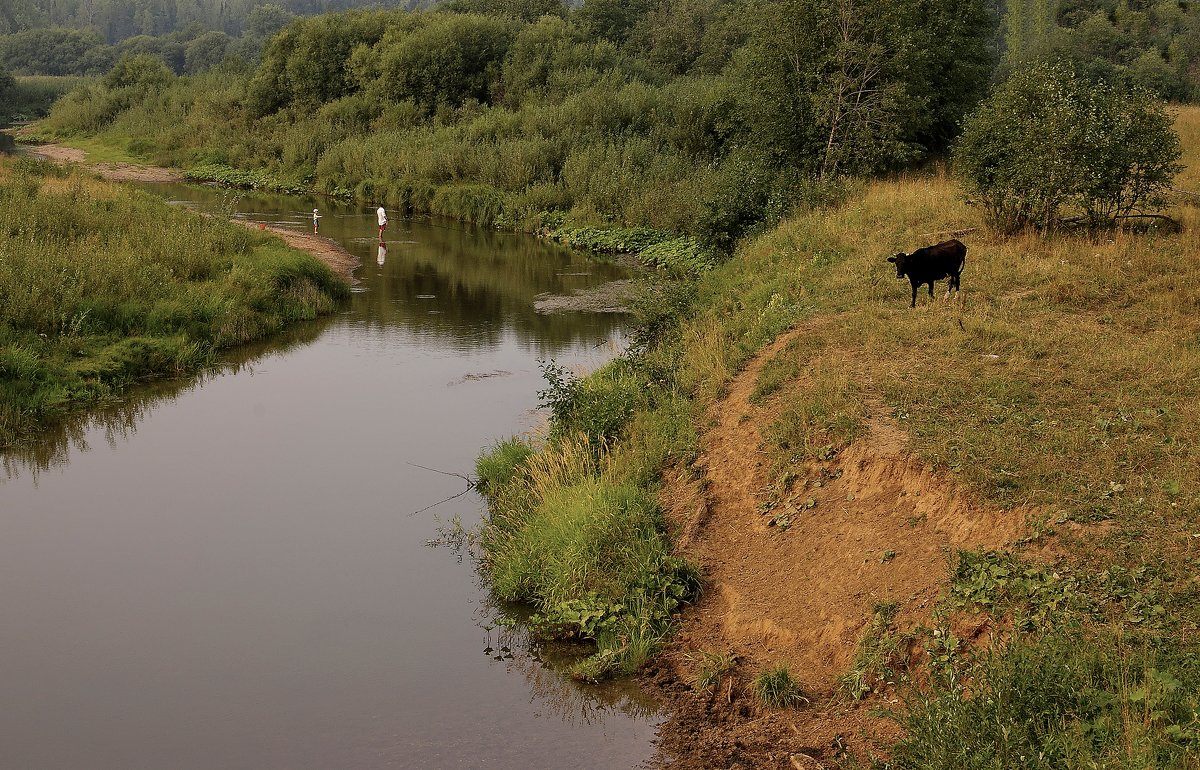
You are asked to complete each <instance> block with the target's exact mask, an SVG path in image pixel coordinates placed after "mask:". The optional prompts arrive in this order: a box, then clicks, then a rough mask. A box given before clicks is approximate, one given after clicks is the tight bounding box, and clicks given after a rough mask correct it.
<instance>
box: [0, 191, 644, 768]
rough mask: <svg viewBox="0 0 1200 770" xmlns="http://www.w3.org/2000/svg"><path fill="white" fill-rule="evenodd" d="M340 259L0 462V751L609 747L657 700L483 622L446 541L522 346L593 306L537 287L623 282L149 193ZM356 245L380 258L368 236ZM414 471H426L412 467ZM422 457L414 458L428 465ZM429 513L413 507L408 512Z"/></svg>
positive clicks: (266, 764) (478, 241)
mask: <svg viewBox="0 0 1200 770" xmlns="http://www.w3.org/2000/svg"><path fill="white" fill-rule="evenodd" d="M158 189H159V190H160V192H161V193H163V194H166V195H167V196H169V197H171V198H174V199H176V200H187V201H191V204H192V205H197V206H199V207H201V208H205V209H207V210H210V211H214V212H218V213H222V212H223V213H234V212H237V213H239V215H244V216H247V217H249V218H251V219H254V220H255V221H269V222H277V223H285V224H286V225H287V226H290V227H296V228H297V229H302V228H303V229H310V230H311V218H310V217H311V210H312V208H313V207H314V206H318V207H320V209H321V213H322V214H323V218H322V219H321V220H320V222H321V230H322V233H323V234H325V235H329V236H331V237H333V238H335V239H337V240H339V241H341V242H342V243H343V244H344V245H345V246H346V247H347V248H348V249H349V250H350V251H352V252H353V253H355V254H357V255H359V256H360V257H361V258H362V260H363V264H362V267H361V268H359V269H358V270H357V271H356V276H357V277H358V279H359V285H358V286H357V288H356V291H355V293H354V294H353V296H352V298H351V300H350V302H349V303H348V304H347V306H346V307H345V308H343V309H342V310H341V311H340V312H338V313H337V314H336V315H335V316H334V317H332V318H328V319H323V320H321V321H317V322H314V323H311V324H306V325H303V326H301V327H298V328H296V329H293V330H292V331H290V332H289V333H288V334H287V335H286V336H285V337H283V338H281V339H277V340H272V341H270V342H269V343H266V344H262V345H259V346H256V347H252V348H248V349H246V350H242V351H237V352H236V353H231V354H229V355H228V356H227V358H228V362H227V366H226V367H225V368H224V369H223V370H222V371H220V372H217V373H213V374H210V375H206V376H205V377H202V378H199V379H198V380H193V381H189V382H182V383H180V382H172V383H159V384H156V385H153V386H150V387H148V388H146V389H144V390H143V391H140V392H139V393H138V394H136V395H134V396H132V397H131V398H130V399H128V400H127V401H125V402H123V403H121V404H117V405H114V406H113V407H111V408H109V409H107V410H104V411H99V412H96V413H94V414H91V415H88V416H86V417H84V418H81V419H80V420H78V421H76V422H75V423H74V424H72V425H68V426H66V427H64V429H63V430H62V431H59V432H57V433H55V434H53V435H49V436H47V437H46V440H45V441H44V442H43V443H42V444H41V445H39V446H38V447H34V448H32V449H31V450H30V451H28V452H25V453H22V454H21V455H19V456H14V455H10V456H8V457H6V458H4V469H5V472H4V473H0V617H3V618H4V622H3V624H0V688H2V689H3V704H4V711H5V715H4V718H3V719H0V767H4V768H9V767H11V768H23V769H30V770H33V769H40V768H56V769H57V768H95V769H100V768H122V769H125V768H218V767H219V768H255V769H259V770H261V769H264V768H323V769H324V768H384V767H388V768H391V767H413V768H417V767H420V768H451V767H495V768H510V767H511V768H517V767H521V768H525V767H534V768H536V767H547V768H549V767H562V766H566V765H570V766H572V767H583V768H586V767H597V768H600V767H604V768H608V767H633V766H636V765H637V764H639V763H640V762H641V761H643V760H644V759H646V758H647V757H648V756H649V755H650V753H651V745H650V744H651V740H652V738H653V730H654V725H655V724H656V722H657V720H658V716H657V711H656V706H655V705H654V704H653V703H652V702H651V701H649V700H648V699H647V698H646V697H644V696H642V695H641V694H639V692H638V691H637V690H636V689H635V688H632V687H629V686H624V687H618V686H613V687H609V688H602V689H597V688H583V687H580V686H578V685H576V684H574V683H572V682H571V681H569V680H567V679H565V678H564V677H562V676H561V675H559V674H558V673H556V672H555V671H554V670H553V669H552V667H548V666H547V665H546V664H545V663H543V661H544V660H548V659H551V658H553V657H554V654H551V653H552V652H553V653H555V654H557V651H549V650H544V649H539V648H537V647H536V646H534V645H531V644H530V642H529V640H528V639H527V638H525V637H524V636H523V635H522V634H521V633H520V632H516V631H513V630H511V629H504V628H500V627H496V626H495V623H494V620H495V619H496V618H497V617H499V614H500V613H499V611H498V610H497V609H496V608H494V607H493V606H491V605H490V603H489V601H488V598H487V594H486V591H485V590H483V588H482V587H481V585H480V580H479V578H478V575H477V573H476V570H475V567H474V564H473V563H472V559H471V557H470V554H469V553H463V552H460V551H456V550H455V549H454V548H451V547H447V546H444V545H442V546H437V545H435V546H433V547H431V546H430V545H428V544H427V543H428V541H431V540H438V539H439V537H440V533H439V522H446V521H448V520H449V519H450V518H451V517H452V516H453V515H455V514H458V515H460V516H461V517H462V521H463V524H465V525H467V526H470V525H472V524H474V523H475V522H477V521H478V519H479V516H480V515H481V504H480V501H479V500H478V499H477V498H475V497H474V496H473V495H472V494H469V493H468V494H465V495H462V496H460V497H457V498H456V499H453V500H450V501H449V502H445V503H442V504H440V505H434V506H433V507H432V508H428V509H426V507H427V506H431V505H433V504H435V503H437V502H438V501H440V500H443V499H445V498H447V497H451V496H453V495H456V494H458V493H459V492H462V491H463V489H464V486H465V485H464V482H463V480H462V479H461V478H459V477H457V476H454V475H446V474H447V473H460V474H466V475H469V474H470V473H471V471H472V467H473V462H474V458H475V456H476V454H477V453H478V450H479V448H480V447H482V446H485V445H487V444H488V443H490V442H491V441H494V440H497V439H500V438H503V437H506V436H508V435H510V434H512V433H514V432H521V431H524V430H527V429H530V428H532V427H534V426H536V425H537V424H538V423H539V422H540V420H541V417H540V416H539V415H538V414H537V413H536V412H535V411H534V410H535V407H536V402H537V399H536V392H537V390H538V389H539V388H541V387H543V386H544V382H543V380H542V379H541V375H540V372H539V367H538V360H539V359H547V358H553V359H556V360H558V361H559V362H561V363H564V364H566V365H568V366H570V367H594V366H597V365H599V364H600V363H602V362H603V361H604V360H606V359H607V358H609V357H611V356H612V355H613V354H614V353H615V351H616V350H617V349H619V347H620V345H621V319H620V318H619V317H616V316H598V315H584V314H571V315H558V316H541V315H538V314H536V313H535V312H534V311H533V296H534V295H535V294H537V293H539V292H545V291H553V292H565V291H569V290H570V289H572V288H577V287H584V286H589V285H595V284H597V283H600V282H603V281H606V280H611V279H613V278H617V277H621V274H620V271H619V269H618V268H616V267H612V266H605V265H602V264H597V263H593V262H589V261H587V260H585V259H584V258H582V257H579V256H575V255H572V254H570V253H568V252H565V251H563V250H560V249H557V248H555V247H553V246H551V245H548V244H546V243H543V242H541V241H539V240H537V239H534V238H530V237H524V236H515V235H506V234H500V233H495V232H490V231H487V230H474V229H470V228H468V227H464V226H462V225H458V224H454V223H442V222H435V221H396V219H394V220H393V223H392V225H391V226H390V227H389V229H388V232H387V248H386V254H382V255H381V254H380V252H379V249H378V247H377V242H376V238H375V227H374V215H373V212H372V211H371V210H369V209H368V208H366V207H348V206H334V205H332V204H330V203H329V202H327V201H323V200H322V201H312V200H307V199H304V198H296V197H282V196H260V195H255V196H232V195H230V194H228V193H221V192H219V191H213V190H208V189H199V188H187V187H181V186H179V187H162V188H158ZM381 256H382V263H380V257H381ZM419 466H424V467H419ZM438 471H441V472H438ZM422 509H426V510H422Z"/></svg>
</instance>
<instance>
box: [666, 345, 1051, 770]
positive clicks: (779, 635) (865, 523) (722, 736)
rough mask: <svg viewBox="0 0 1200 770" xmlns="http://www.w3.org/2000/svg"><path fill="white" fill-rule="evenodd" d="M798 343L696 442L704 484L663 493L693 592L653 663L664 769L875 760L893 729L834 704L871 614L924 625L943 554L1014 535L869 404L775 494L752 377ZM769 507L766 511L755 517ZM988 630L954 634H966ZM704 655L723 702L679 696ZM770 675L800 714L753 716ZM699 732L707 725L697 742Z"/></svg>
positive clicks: (1017, 521) (1015, 528)
mask: <svg viewBox="0 0 1200 770" xmlns="http://www.w3.org/2000/svg"><path fill="white" fill-rule="evenodd" d="M812 331H813V330H811V329H802V330H795V331H793V332H791V333H789V334H788V335H785V336H784V337H782V338H780V339H779V340H777V341H776V342H775V343H774V344H772V345H771V346H769V347H768V348H766V349H765V350H763V351H762V352H761V353H760V354H759V355H758V356H757V357H756V358H755V359H754V360H753V361H752V362H751V363H750V364H749V365H748V366H747V368H746V369H745V371H743V372H742V373H741V374H739V375H738V377H737V378H736V379H735V380H734V381H733V383H732V384H731V386H730V389H729V394H728V396H727V397H726V398H725V399H724V400H723V401H721V402H719V403H718V404H717V405H716V406H715V407H714V409H713V411H712V413H711V417H712V425H713V427H711V428H710V429H709V430H708V431H707V432H706V433H705V435H704V436H703V437H702V439H701V448H702V457H701V459H700V461H699V463H698V465H699V466H700V468H701V469H702V470H703V472H704V479H703V481H702V482H698V483H697V482H691V483H690V484H689V483H688V482H686V481H684V479H685V477H686V476H685V474H680V475H679V476H678V477H677V478H675V479H672V480H669V481H668V485H667V487H668V488H667V490H666V492H665V493H664V495H663V500H664V502H665V503H666V504H667V507H668V509H670V510H669V512H670V514H671V517H672V519H673V520H674V521H675V524H676V525H677V526H678V527H679V529H680V532H681V533H682V534H681V537H680V540H679V546H680V549H681V550H682V551H683V552H684V553H685V554H686V555H687V556H688V557H689V558H691V559H693V560H694V561H696V562H697V563H698V564H699V565H700V567H701V568H702V569H703V571H704V574H705V593H704V596H703V597H702V598H701V600H700V601H699V602H698V603H697V604H696V605H695V606H693V607H691V608H690V609H689V610H688V611H687V612H686V613H685V614H684V618H683V622H682V628H681V631H680V633H679V634H678V636H677V637H676V639H675V640H674V641H673V642H672V644H671V649H670V651H669V652H668V653H667V655H665V656H664V660H663V662H662V664H661V665H662V666H663V667H664V668H666V669H671V670H670V671H666V672H659V676H658V678H659V684H660V686H662V687H664V688H665V689H667V690H668V691H670V690H671V689H672V688H674V689H675V692H673V693H670V694H669V697H673V698H679V699H681V701H682V702H683V703H684V705H683V706H682V707H681V708H680V709H679V711H678V713H677V714H676V716H674V717H673V718H672V719H671V720H670V721H668V723H667V724H666V725H665V726H664V728H663V730H662V734H661V739H660V745H661V747H662V749H663V753H664V761H665V764H667V765H668V766H671V767H679V768H692V767H697V768H698V767H728V766H733V765H734V764H738V765H740V766H743V767H789V766H791V767H797V766H799V767H804V766H807V765H805V764H804V763H805V762H808V761H809V760H808V759H807V758H806V757H818V758H824V759H825V760H826V761H828V760H830V759H833V758H835V755H836V754H837V753H838V752H840V751H842V750H849V751H851V752H853V753H860V752H861V751H862V750H863V749H865V748H868V747H872V748H874V749H875V750H879V749H881V748H882V749H886V747H887V746H889V745H890V744H891V743H893V742H894V741H895V740H896V738H897V736H898V732H897V730H898V728H897V727H896V726H895V724H894V723H891V722H890V721H888V720H883V719H880V718H877V717H872V716H870V715H869V714H868V712H869V710H870V709H873V708H878V707H879V706H880V705H884V704H883V703H881V701H880V699H879V698H878V697H877V696H873V697H872V698H869V699H868V701H867V702H865V703H862V704H855V703H853V702H850V701H848V699H846V698H845V697H844V696H842V695H838V694H837V683H838V679H839V677H840V676H841V675H842V674H844V673H845V672H846V671H847V670H848V669H849V668H850V666H851V663H852V661H853V658H854V654H855V649H856V645H857V642H858V639H859V637H860V635H861V634H862V633H863V630H864V628H865V627H866V625H867V623H868V621H869V620H870V619H871V617H872V610H873V606H874V605H875V604H876V603H879V602H894V603H896V604H897V605H898V607H899V610H898V613H897V615H896V619H895V621H894V624H893V626H894V627H895V628H897V630H899V631H906V630H909V629H912V628H913V627H914V626H916V625H918V624H920V623H923V622H928V620H929V618H930V613H931V611H932V609H933V605H934V603H935V600H936V598H937V596H938V595H939V593H941V592H942V591H943V590H944V589H945V588H946V586H947V584H948V577H949V575H948V570H949V566H950V555H951V554H952V553H953V552H954V551H955V550H957V549H961V548H975V547H985V548H998V547H1001V546H1005V545H1008V544H1011V543H1012V542H1014V541H1015V540H1016V539H1018V538H1019V537H1020V536H1021V534H1022V532H1023V526H1024V521H1025V519H1026V516H1027V514H1028V513H1029V512H1028V511H1022V510H1008V511H1005V510H999V509H996V508H992V507H988V506H984V505H981V504H980V503H978V502H977V501H974V500H973V499H971V498H970V497H969V496H968V495H967V494H966V493H965V492H964V491H962V490H959V489H957V488H956V487H955V485H954V484H953V483H952V482H951V481H949V480H947V479H945V478H942V477H940V476H938V475H937V474H934V473H933V472H931V471H930V470H929V469H928V468H926V467H925V466H924V465H923V464H922V463H921V462H920V460H919V459H918V458H917V457H916V456H915V455H914V454H913V453H911V452H910V451H909V450H908V448H907V443H908V438H907V434H906V433H905V432H904V430H903V429H902V427H901V426H900V425H899V424H898V423H897V422H896V421H895V420H894V419H893V418H892V417H891V416H890V415H889V414H888V413H887V412H886V410H885V409H883V408H882V406H880V408H878V409H875V410H874V411H873V412H872V414H871V416H870V418H869V420H868V426H867V427H868V429H867V431H866V432H865V434H864V435H863V436H862V437H860V438H859V439H858V440H856V441H855V442H854V443H853V444H851V445H850V446H849V447H848V448H847V449H846V450H844V451H843V452H841V453H839V454H838V455H836V456H835V457H833V458H831V459H830V460H827V461H823V462H815V463H812V464H808V465H803V464H802V465H800V466H797V467H795V468H793V471H794V472H795V474H796V475H797V479H796V480H795V481H794V482H793V483H792V485H791V487H790V489H788V490H787V491H783V490H779V489H773V488H772V484H773V482H775V481H776V479H774V478H772V477H771V473H772V468H771V461H770V460H769V458H768V456H767V454H766V452H765V451H764V449H763V437H762V433H761V429H762V428H763V427H765V426H766V425H769V424H770V422H771V421H772V420H773V418H774V411H773V409H772V406H771V404H770V403H769V402H768V403H767V404H765V405H762V406H756V405H754V404H752V403H751V402H750V394H751V392H752V391H753V390H754V386H755V382H756V379H757V377H758V373H759V370H760V369H761V368H762V366H763V365H764V364H765V363H766V362H767V361H770V360H771V359H772V358H773V357H774V356H775V355H776V354H778V353H779V352H780V351H781V350H782V349H783V348H784V347H785V346H786V345H787V343H788V342H789V341H790V340H791V339H792V338H794V337H795V336H797V335H799V334H802V333H812ZM689 486H690V489H688V488H687V487H689ZM768 500H771V501H772V502H774V503H775V506H774V507H773V508H772V509H771V510H770V512H769V513H765V514H764V513H763V510H762V507H761V506H762V505H763V503H764V502H766V501H768ZM778 514H786V515H787V516H788V518H790V525H789V526H788V527H786V528H784V527H781V526H771V525H770V523H769V522H770V521H771V519H772V516H774V515H778ZM987 633H988V629H987V628H986V627H983V626H979V625H976V626H974V627H972V628H969V629H966V634H967V636H968V638H969V637H970V636H982V635H986V634H987ZM702 652H709V653H718V654H727V653H732V654H734V655H736V656H737V660H738V668H737V675H736V676H735V677H734V678H733V679H732V680H730V683H729V684H728V692H725V691H724V690H723V689H722V690H721V691H720V692H718V693H716V694H714V695H710V694H706V693H696V692H692V693H691V696H690V700H689V696H686V695H685V694H683V693H681V692H680V687H681V686H682V685H681V682H687V681H690V680H691V678H692V677H694V676H695V672H696V670H697V668H698V664H697V663H696V660H697V656H698V655H699V654H700V653H702ZM778 663H786V664H787V666H788V668H789V670H790V672H791V673H792V675H793V676H794V677H796V678H798V679H799V681H800V683H801V685H802V687H803V689H804V691H805V692H806V693H809V694H810V695H811V696H812V705H810V706H807V707H804V708H801V709H798V710H794V711H780V712H774V713H771V714H767V715H766V716H764V715H763V713H760V711H759V709H758V707H757V706H756V705H755V704H754V702H753V698H752V697H751V696H750V695H749V692H748V687H747V686H746V682H747V681H748V680H749V679H750V678H752V677H753V676H754V675H755V674H757V673H758V672H761V671H763V670H765V669H767V668H770V667H772V666H774V665H776V664H778ZM682 689H683V690H687V689H688V688H686V687H683V688H682ZM719 689H720V688H719ZM703 721H707V722H709V723H710V724H712V723H714V722H715V723H716V724H717V725H719V726H718V727H717V729H716V731H715V732H714V733H711V734H706V733H705V732H704V731H703V730H702V729H701V728H700V726H699V723H700V722H703ZM813 766H814V767H815V766H816V765H813Z"/></svg>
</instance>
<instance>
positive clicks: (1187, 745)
mask: <svg viewBox="0 0 1200 770" xmlns="http://www.w3.org/2000/svg"><path fill="white" fill-rule="evenodd" d="M961 673H962V681H963V682H965V683H966V684H963V685H959V686H953V687H950V688H948V689H944V690H941V691H938V692H934V693H927V694H919V693H918V694H916V695H915V696H914V698H913V700H912V701H911V702H910V703H909V704H908V713H907V715H906V716H904V717H903V718H902V719H901V722H902V724H903V725H904V727H905V730H906V731H907V734H906V736H905V737H904V739H903V740H902V741H901V742H900V744H899V745H898V746H897V748H896V752H895V756H894V758H893V760H892V762H891V763H890V766H891V767H894V768H897V769H899V768H905V769H909V768H911V770H917V769H918V768H919V769H920V770H1002V769H1003V768H1018V767H1019V768H1045V770H1051V769H1053V770H1058V769H1059V768H1063V769H1066V770H1075V769H1076V768H1079V769H1080V770H1082V769H1083V768H1097V767H1103V768H1112V769H1113V770H1142V769H1143V768H1161V769H1162V770H1168V769H1169V768H1180V769H1181V770H1182V769H1183V768H1194V767H1196V766H1197V763H1198V762H1200V669H1198V668H1197V666H1196V663H1195V660H1194V659H1185V660H1183V661H1180V660H1169V659H1167V658H1166V657H1164V656H1163V655H1162V654H1161V653H1157V652H1155V651H1154V650H1153V649H1150V648H1146V647H1144V646H1132V645H1130V644H1129V643H1128V642H1126V641H1123V640H1122V639H1120V638H1119V637H1116V638H1114V637H1112V636H1111V635H1108V634H1106V633H1100V634H1095V633H1088V634H1085V633H1080V632H1075V633H1060V634H1052V635H1048V636H1044V637H1041V638H1038V639H1034V640H1021V641H1017V642H1015V643H1013V644H1012V645H1010V646H1009V647H1008V648H1006V649H1004V650H994V651H992V652H990V653H988V654H986V655H984V656H983V657H982V659H981V660H979V661H978V662H977V663H975V664H972V665H970V666H969V667H967V668H966V669H965V670H964V671H963V672H961Z"/></svg>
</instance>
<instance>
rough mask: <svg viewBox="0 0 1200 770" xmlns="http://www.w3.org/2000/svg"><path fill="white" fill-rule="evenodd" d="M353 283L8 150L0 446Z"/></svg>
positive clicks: (0, 292)
mask: <svg viewBox="0 0 1200 770" xmlns="http://www.w3.org/2000/svg"><path fill="white" fill-rule="evenodd" d="M347 293H348V287H347V286H346V284H345V283H344V281H342V280H341V279H339V278H338V277H336V276H335V275H334V274H333V273H332V272H331V271H330V270H329V268H328V267H326V266H325V265H324V264H323V263H321V262H319V261H318V260H317V259H315V258H313V257H311V256H309V255H307V254H303V253H301V252H298V251H295V250H292V249H290V248H288V247H286V246H284V245H283V244H282V243H281V242H279V241H278V240H277V239H275V238H273V237H270V236H266V235H263V234H259V233H256V232H253V231H250V230H248V229H246V228H243V227H238V226H236V225H232V224H230V223H228V222H224V221H221V220H219V219H213V218H206V217H201V216H198V215H196V214H194V213H191V212H188V211H185V210H183V209H180V208H178V207H172V206H169V205H167V204H166V203H165V202H163V201H161V200H158V199H157V198H154V197H152V196H150V195H147V194H143V193H139V192H136V191H132V190H128V189H125V188H122V187H120V186H118V185H116V184H113V183H108V182H103V181H100V180H97V179H95V178H92V177H91V176H89V175H87V174H83V173H79V172H68V171H63V170H61V169H58V168H56V167H54V166H51V165H49V164H43V163H34V162H30V161H23V160H9V161H3V162H0V296H2V297H4V302H3V303H0V446H8V445H12V444H14V443H16V442H18V441H20V440H22V439H23V438H25V437H26V436H28V435H30V434H31V433H32V432H33V431H34V430H35V429H36V428H37V427H38V426H39V425H41V424H44V423H45V422H47V421H51V420H53V419H54V418H56V417H58V416H60V415H62V414H64V413H66V412H68V411H71V410H75V409H78V408H80V407H82V406H85V405H87V404H90V403H95V402H97V401H101V400H104V399H109V398H113V397H116V396H118V395H119V393H120V392H121V390H122V389H123V388H124V387H126V386H128V385H129V384H131V383H133V382H136V381H139V380H145V379H148V378H154V377H163V376H176V375H180V374H185V373H188V372H193V371H196V370H198V369H200V368H202V367H204V366H207V365H209V364H211V363H212V361H213V356H214V353H215V351H217V350H218V349H220V348H224V347H229V346H233V345H239V344H242V343H245V342H248V341H250V340H254V339H259V338H262V337H265V336H267V335H270V334H273V333H275V332H278V331H279V330H280V329H282V328H283V327H284V326H286V325H287V324H288V323H291V322H294V321H298V320H302V319H311V318H314V317H316V316H317V315H319V314H322V313H328V312H330V311H331V310H332V309H333V307H334V306H335V304H336V302H337V301H338V299H340V298H342V297H345V296H346V295H347Z"/></svg>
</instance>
